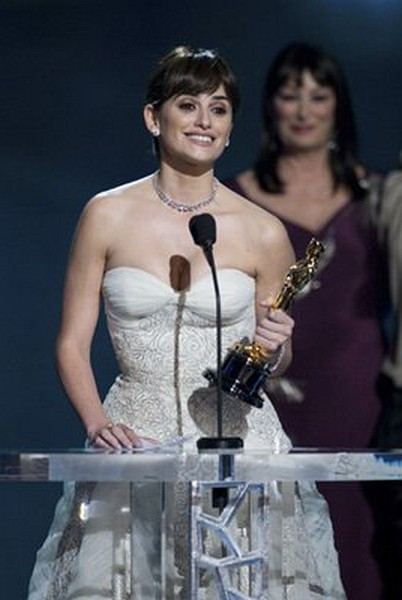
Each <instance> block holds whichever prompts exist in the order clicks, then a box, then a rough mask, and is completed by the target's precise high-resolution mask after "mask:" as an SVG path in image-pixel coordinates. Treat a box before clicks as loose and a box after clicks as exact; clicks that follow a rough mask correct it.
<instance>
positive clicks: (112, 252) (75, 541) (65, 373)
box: [29, 47, 344, 600]
mask: <svg viewBox="0 0 402 600" xmlns="http://www.w3.org/2000/svg"><path fill="white" fill-rule="evenodd" d="M237 104H238V90H237V84H236V82H235V79H234V76H233V73H232V72H231V70H230V68H229V67H228V66H227V64H226V63H225V62H224V61H223V60H222V59H221V58H220V57H219V56H218V55H217V54H216V52H213V51H210V50H196V51H194V50H191V49H190V48H186V47H179V48H176V49H174V50H173V51H172V52H171V53H169V54H168V55H167V56H166V57H164V58H163V59H162V60H161V61H160V63H159V64H158V66H157V68H156V70H155V72H154V74H153V75H152V77H151V80H150V84H149V88H148V95H147V99H146V105H145V107H144V120H145V125H146V127H147V129H148V130H149V132H150V134H151V135H152V136H153V140H154V143H155V146H156V149H157V155H158V159H159V168H158V170H157V171H156V172H155V173H153V174H151V175H149V176H147V177H144V178H142V179H140V180H137V181H134V182H131V183H128V184H126V185H123V186H121V187H118V188H116V189H114V190H109V191H106V192H104V193H101V194H98V195H97V196H96V197H95V198H93V199H92V200H91V201H90V202H89V203H88V204H87V206H86V207H85V209H84V211H83V214H82V217H81V219H80V222H79V225H78V229H77V233H76V236H75V239H74V243H73V246H72V250H71V256H70V261H69V267H68V272H67V278H66V287H65V293H64V303H63V313H62V321H61V328H60V334H59V337H58V343H57V359H58V370H59V373H60V376H61V379H62V382H63V384H64V387H65V389H66V392H67V394H68V396H69V398H70V400H71V402H72V404H73V406H74V408H75V409H76V410H77V412H78V414H79V416H80V418H81V420H82V422H83V425H84V427H85V430H86V433H87V436H88V442H89V444H90V445H91V446H93V447H95V448H100V449H102V448H104V449H106V450H119V449H125V450H126V451H127V450H130V449H133V448H136V447H144V445H145V446H146V445H149V444H151V445H152V444H158V443H161V442H162V443H164V442H170V443H173V442H174V441H175V440H176V441H177V439H179V441H180V443H181V444H184V447H185V448H187V447H190V448H191V449H194V446H195V442H196V440H197V439H198V438H200V437H202V436H205V435H207V436H212V435H216V406H215V402H214V401H213V402H209V403H203V402H201V403H198V404H197V403H195V404H194V403H193V404H192V405H191V406H190V402H191V397H192V396H193V392H194V391H195V390H197V389H198V388H205V387H206V381H205V379H204V377H203V375H202V372H203V370H204V369H205V368H206V367H209V366H212V368H213V367H214V365H215V361H216V356H215V355H216V345H215V341H216V320H215V295H214V288H213V284H212V277H211V272H210V269H209V267H208V265H207V263H206V260H205V257H204V256H203V252H202V250H201V249H200V248H199V247H198V246H196V245H195V244H194V241H193V240H192V237H191V234H190V231H189V221H190V218H191V217H192V216H193V215H196V214H199V213H202V212H203V211H205V210H207V211H208V212H209V213H210V215H212V217H213V218H214V219H215V221H216V226H217V231H218V235H217V242H216V245H215V260H216V264H217V270H218V279H219V283H220V289H221V296H222V322H223V327H222V347H223V348H226V347H229V346H231V345H232V344H233V343H234V342H236V341H238V340H240V339H242V338H243V337H245V336H246V337H248V338H249V339H253V338H254V339H255V340H256V342H257V344H259V345H262V346H263V347H264V348H266V349H268V350H269V352H270V353H272V355H273V357H272V365H271V366H272V368H273V369H274V368H275V369H277V371H276V372H277V373H278V374H280V373H281V372H283V370H284V369H285V368H286V367H287V365H288V364H289V361H290V358H291V334H292V329H293V319H292V318H291V317H289V316H288V315H287V314H286V313H284V312H283V311H281V310H274V309H271V308H270V306H269V303H268V301H267V299H268V298H270V297H273V298H274V297H276V295H277V293H278V292H279V290H280V289H281V287H282V284H283V280H284V276H285V274H286V273H287V270H288V269H289V266H290V265H291V264H292V262H293V260H294V254H293V249H292V247H291V245H290V243H289V239H288V236H287V234H286V231H285V228H284V227H283V225H282V224H281V223H280V221H279V219H277V218H276V217H274V216H273V215H270V214H268V213H266V212H264V211H262V210H261V209H260V208H258V207H257V206H254V205H252V204H250V203H249V202H247V201H245V200H244V198H242V197H241V196H239V195H238V194H235V193H233V192H232V191H231V190H229V189H228V188H226V187H225V186H223V185H222V184H221V183H220V182H219V181H217V180H216V178H215V177H214V165H215V161H216V160H217V159H218V158H219V156H220V155H221V154H222V152H223V151H224V149H225V147H226V146H227V144H228V139H229V136H230V133H231V129H232V125H233V116H234V113H235V110H236V107H237ZM234 239H235V240H236V241H237V242H236V245H234V244H233V240H234ZM266 256H273V257H275V259H274V260H271V261H269V262H267V261H266ZM102 295H103V299H104V302H105V309H106V314H107V319H108V327H109V330H110V334H111V338H112V341H113V345H114V349H115V352H116V356H117V359H118V363H119V366H120V369H121V374H120V375H119V376H118V377H117V379H116V381H115V383H114V384H113V386H112V387H111V389H110V391H109V393H108V395H107V397H106V399H105V401H104V403H102V402H101V399H100V397H99V394H98V391H97V387H96V383H95V380H94V374H93V371H92V369H91V364H90V348H91V342H92V337H93V334H94V330H95V326H96V323H97V319H98V313H99V304H100V298H101V296H102ZM214 356H215V358H214ZM210 393H212V394H213V393H214V390H213V389H212V390H210ZM193 397H194V396H193ZM227 403H228V404H227V405H226V409H225V413H227V418H226V419H225V421H224V424H223V427H224V429H223V434H224V435H225V436H228V435H230V436H239V437H241V438H242V439H244V445H245V447H246V448H263V449H264V450H266V451H267V452H269V451H276V452H277V451H284V452H286V451H287V450H288V449H289V447H290V444H289V440H288V438H287V437H286V435H285V434H284V432H283V429H282V427H281V425H280V423H279V421H278V419H277V415H276V413H275V410H274V409H273V407H272V404H271V403H270V401H269V399H268V398H265V402H264V405H263V407H262V408H261V409H255V408H252V407H251V406H249V405H248V404H246V403H245V402H244V403H242V402H240V401H236V400H235V399H230V398H229V399H227ZM180 447H181V446H180V445H179V443H178V448H180ZM270 489H272V490H275V497H274V496H271V500H272V502H271V503H270V504H271V505H272V504H273V505H275V501H274V500H275V498H280V497H281V494H282V492H281V490H280V489H279V488H278V489H277V487H276V486H274V487H272V488H270ZM186 490H187V486H177V487H176V489H175V503H174V512H175V523H174V527H175V541H174V543H175V549H174V550H175V551H174V557H175V570H174V572H172V573H171V572H170V571H169V573H168V577H169V578H170V581H173V582H174V590H175V591H174V594H173V593H172V594H171V595H170V596H169V598H165V600H173V598H183V599H187V598H189V590H188V588H187V587H186V586H187V583H188V582H187V578H186V575H187V573H188V571H187V567H188V531H187V529H186V528H187V519H188V513H187V510H188V506H187V504H186ZM298 490H300V497H299V495H298V496H297V498H296V514H295V517H294V520H295V522H294V523H293V525H294V528H293V527H290V528H289V527H288V530H286V532H285V533H284V539H285V538H286V539H287V540H288V541H287V543H288V544H289V545H288V546H286V544H285V547H284V548H283V555H282V551H281V545H282V543H281V540H278V539H277V537H275V536H274V537H273V538H272V539H271V537H269V536H268V540H267V543H269V548H268V557H269V571H268V587H267V590H266V591H265V592H264V594H265V593H266V594H268V597H269V598H270V600H274V599H276V598H277V599H278V600H282V599H283V598H284V597H285V596H286V597H291V596H292V597H296V596H295V594H296V595H297V594H298V593H299V592H298V590H302V592H301V595H299V597H300V598H301V597H302V596H303V598H311V599H313V598H317V599H319V598H328V599H331V600H335V599H336V600H343V599H344V592H343V587H342V584H341V581H340V578H339V572H338V561H337V555H336V552H335V549H334V545H333V537H332V528H331V523H330V521H329V518H328V513H327V507H326V503H325V502H324V501H323V499H322V498H321V497H320V495H319V494H317V492H316V489H315V487H314V486H313V485H310V484H308V483H306V484H303V483H301V484H300V486H299V488H298ZM137 491H138V490H137ZM136 502H137V512H136V517H137V519H139V518H140V516H142V517H143V521H144V522H143V524H142V525H143V528H144V533H143V535H139V534H138V535H136V536H134V537H135V547H136V548H137V547H138V548H137V549H139V553H140V554H139V557H140V559H141V561H142V562H141V564H140V565H139V564H138V560H137V555H136V556H135V558H134V559H133V560H132V565H133V566H132V568H133V571H134V573H136V577H137V580H138V579H141V585H142V587H141V593H140V594H138V600H140V598H141V600H155V598H161V599H162V597H163V596H162V594H163V591H162V590H161V589H160V585H159V586H158V573H159V572H158V565H157V564H154V562H155V561H152V560H151V559H149V560H148V556H149V555H148V554H147V553H146V552H145V551H143V548H144V547H145V546H147V545H149V543H150V540H149V533H148V532H147V523H149V521H150V520H151V518H152V515H153V518H155V519H157V518H160V514H159V513H158V505H157V503H156V502H155V499H154V498H152V497H146V498H144V500H143V502H140V501H139V500H138V499H137V501H136ZM128 506H129V485H128V484H116V485H110V484H107V483H106V484H102V483H99V484H88V485H85V484H82V485H80V484H77V485H76V486H74V485H69V486H68V487H67V490H66V494H65V495H64V497H63V498H62V500H61V501H60V503H59V506H58V509H57V512H56V516H55V520H54V523H53V526H52V529H51V533H50V534H49V537H48V538H47V540H46V542H45V544H44V546H43V547H42V549H41V550H40V551H39V553H38V560H37V563H36V566H35V570H34V574H33V577H32V580H31V585H30V595H29V599H30V600H56V599H57V600H62V599H63V600H73V599H74V600H77V599H78V598H81V599H85V600H101V599H102V598H116V599H117V598H123V597H132V598H134V597H136V598H137V595H136V590H130V591H129V588H130V577H131V571H130V568H131V567H130V564H131V559H130V552H131V550H130V546H129V544H128V543H127V540H128V539H129V537H130V514H129V510H128ZM271 510H272V506H271ZM150 514H151V517H150ZM219 548H220V546H219ZM278 549H279V550H278ZM282 557H283V560H282ZM276 559H277V560H276ZM167 562H169V561H167ZM239 579H240V580H241V581H242V579H243V575H242V574H241V576H240V575H239ZM234 585H235V582H233V586H234ZM239 585H240V587H242V585H243V584H242V583H240V584H239ZM202 587H203V594H204V595H202V598H205V599H206V600H212V598H216V597H218V591H217V590H216V588H215V586H214V583H213V580H212V578H211V577H209V575H208V573H206V576H205V578H203V581H202ZM238 591H239V594H240V593H241V591H242V590H238ZM243 591H244V590H243ZM119 594H120V595H119ZM239 597H240V596H239ZM264 597H265V596H264Z"/></svg>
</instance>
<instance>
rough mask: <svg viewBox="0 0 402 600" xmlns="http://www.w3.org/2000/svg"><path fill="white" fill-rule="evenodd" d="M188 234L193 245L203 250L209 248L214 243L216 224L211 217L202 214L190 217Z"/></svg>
mask: <svg viewBox="0 0 402 600" xmlns="http://www.w3.org/2000/svg"><path fill="white" fill-rule="evenodd" d="M189 228H190V233H191V235H192V236H193V240H194V243H195V244H196V245H197V246H202V247H203V248H206V247H210V246H212V244H215V242H216V222H215V219H214V218H213V216H212V215H210V214H209V213H203V214H202V215H195V216H194V217H191V219H190V222H189Z"/></svg>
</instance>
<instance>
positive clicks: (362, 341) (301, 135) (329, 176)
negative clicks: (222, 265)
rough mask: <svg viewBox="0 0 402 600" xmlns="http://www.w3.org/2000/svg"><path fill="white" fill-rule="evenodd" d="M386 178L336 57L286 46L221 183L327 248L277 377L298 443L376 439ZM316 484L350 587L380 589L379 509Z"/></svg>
mask: <svg viewBox="0 0 402 600" xmlns="http://www.w3.org/2000/svg"><path fill="white" fill-rule="evenodd" d="M379 179H380V178H379V177H377V176H374V175H370V174H369V173H368V172H367V170H366V169H365V168H364V167H363V166H362V165H361V163H360V161H359V160H358V157H357V150H356V128H355V122H354V117H353V112H352V106H351V101H350V97H349V92H348V87H347V84H346V81H345V78H344V76H343V74H342V71H341V69H340V68H339V66H338V65H337V63H336V62H335V61H334V60H333V59H332V58H331V57H330V56H329V55H328V54H327V53H326V52H324V51H322V50H321V49H319V48H315V47H312V46H310V45H308V44H304V43H293V44H290V45H289V46H287V47H286V48H284V49H283V50H282V51H281V52H280V53H279V54H278V56H277V57H276V58H275V60H274V61H273V64H272V66H271V67H270V68H269V70H268V74H267V77H266V81H265V87H264V91H263V130H262V139H261V146H260V150H259V152H258V155H257V159H256V161H255V164H254V166H253V168H251V169H250V170H247V171H245V172H242V173H241V174H239V175H238V176H237V177H235V178H234V179H232V180H230V181H229V182H226V183H227V185H229V187H231V188H232V189H233V190H234V191H236V192H238V193H240V194H242V195H243V196H245V197H246V198H248V199H249V200H250V201H251V202H252V203H254V204H256V205H258V206H260V207H262V208H264V209H265V210H266V211H267V212H270V213H272V214H274V215H275V216H277V217H278V218H279V219H280V220H281V221H282V223H283V224H284V226H285V227H286V229H287V232H288V235H289V237H290V240H291V242H292V244H293V247H294V249H295V252H296V256H300V255H301V254H302V252H303V248H304V247H305V245H306V242H307V240H308V239H310V237H311V235H312V234H313V235H314V236H316V237H317V238H319V239H320V240H321V241H323V243H324V245H325V248H326V251H325V253H324V258H323V260H322V261H321V270H319V275H318V277H317V279H316V281H315V282H314V283H313V285H311V286H310V287H309V288H308V289H306V290H305V293H304V295H303V294H302V295H300V296H299V298H300V299H299V300H298V301H296V303H295V304H294V306H293V311H292V314H293V316H294V318H295V320H296V322H297V328H296V329H295V333H294V348H295V356H294V360H293V362H292V365H291V366H290V368H289V370H288V371H287V377H286V378H285V379H281V380H280V381H278V382H277V383H276V384H275V382H272V383H273V384H275V385H274V387H272V394H273V396H272V397H273V400H274V401H275V405H276V408H277V410H278V413H279V415H280V418H281V419H282V422H283V425H284V427H285V430H286V431H287V433H288V435H289V436H290V438H291V440H292V443H293V444H295V445H296V446H302V447H318V448H335V449H339V448H367V447H368V446H369V445H370V441H371V438H372V435H373V431H374V428H375V424H376V421H377V417H378V413H379V408H380V402H379V399H378V397H377V392H376V382H377V377H378V373H379V369H380V365H381V360H382V357H383V352H384V349H383V339H382V333H381V327H380V319H379V317H380V311H379V295H380V294H379V291H380V287H381V283H380V280H379V270H378V269H377V265H378V263H379V251H378V247H377V238H376V230H375V227H374V224H373V220H372V213H373V209H374V205H375V202H376V198H377V191H378V187H379ZM267 260H268V261H269V257H267ZM321 489H322V490H323V491H325V495H326V497H327V499H328V500H329V504H330V510H331V514H332V515H333V519H334V530H335V536H336V541H337V545H338V550H339V554H340V562H341V571H342V574H343V577H344V581H345V587H346V592H347V594H348V598H350V599H351V600H376V599H377V598H379V595H380V591H379V588H380V582H379V577H378V575H377V569H376V564H375V562H374V560H373V558H372V556H371V542H372V531H373V524H372V515H371V513H370V508H369V505H368V503H367V501H366V499H365V496H364V493H363V490H362V487H361V486H360V485H359V484H352V483H347V484H325V486H324V485H323V486H322V488H321Z"/></svg>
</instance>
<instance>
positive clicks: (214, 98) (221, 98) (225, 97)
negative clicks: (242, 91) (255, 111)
mask: <svg viewBox="0 0 402 600" xmlns="http://www.w3.org/2000/svg"><path fill="white" fill-rule="evenodd" d="M212 99H213V100H227V102H230V100H229V97H228V96H212Z"/></svg>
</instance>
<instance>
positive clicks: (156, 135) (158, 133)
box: [151, 127, 160, 137]
mask: <svg viewBox="0 0 402 600" xmlns="http://www.w3.org/2000/svg"><path fill="white" fill-rule="evenodd" d="M151 133H152V135H153V136H154V137H159V135H160V131H159V129H158V128H157V127H154V128H153V129H151Z"/></svg>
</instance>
